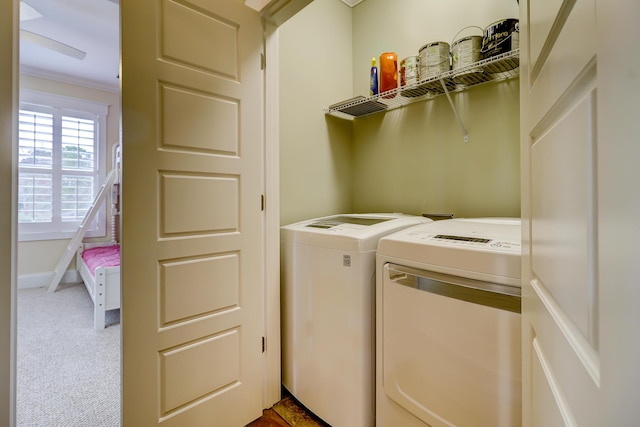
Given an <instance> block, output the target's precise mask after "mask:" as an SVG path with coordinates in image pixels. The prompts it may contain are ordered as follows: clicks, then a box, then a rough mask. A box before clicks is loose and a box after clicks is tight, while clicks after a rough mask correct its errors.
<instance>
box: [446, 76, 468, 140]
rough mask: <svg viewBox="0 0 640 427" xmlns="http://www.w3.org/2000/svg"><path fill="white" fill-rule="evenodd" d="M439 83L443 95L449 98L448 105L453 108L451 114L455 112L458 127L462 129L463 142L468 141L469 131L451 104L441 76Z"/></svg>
mask: <svg viewBox="0 0 640 427" xmlns="http://www.w3.org/2000/svg"><path fill="white" fill-rule="evenodd" d="M440 84H441V85H442V89H444V93H445V95H447V99H448V100H449V105H451V109H452V110H453V114H455V116H456V119H457V120H458V125H459V126H460V129H462V133H463V134H464V142H469V132H467V129H466V128H465V127H464V123H462V119H461V118H460V115H459V114H458V110H456V107H455V106H454V105H453V101H452V100H451V95H449V89H447V85H446V84H445V83H444V80H443V79H442V77H441V78H440Z"/></svg>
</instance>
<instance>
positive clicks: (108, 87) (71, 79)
mask: <svg viewBox="0 0 640 427" xmlns="http://www.w3.org/2000/svg"><path fill="white" fill-rule="evenodd" d="M20 74H24V75H25V76H30V77H38V78H41V79H47V80H53V81H56V82H60V83H66V84H72V85H74V86H82V87H85V88H89V89H97V90H102V91H105V92H111V93H120V80H118V81H117V82H115V83H114V84H108V83H105V82H98V81H96V80H89V79H83V78H81V77H75V76H69V75H66V74H62V73H56V72H53V71H47V70H42V69H40V68H33V67H29V66H26V65H21V66H20Z"/></svg>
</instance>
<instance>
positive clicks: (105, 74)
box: [20, 0, 120, 90]
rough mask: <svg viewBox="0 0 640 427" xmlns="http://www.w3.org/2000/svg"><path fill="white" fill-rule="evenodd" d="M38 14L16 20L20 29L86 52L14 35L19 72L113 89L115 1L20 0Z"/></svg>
mask: <svg viewBox="0 0 640 427" xmlns="http://www.w3.org/2000/svg"><path fill="white" fill-rule="evenodd" d="M23 1H25V2H26V3H28V4H29V5H30V6H32V7H33V8H34V9H36V10H37V11H38V12H40V13H41V14H42V17H39V18H35V19H29V20H21V22H20V28H21V29H23V30H27V31H30V32H33V33H36V34H39V35H42V36H45V37H48V38H51V39H54V40H57V41H58V42H61V43H64V44H66V45H69V46H71V47H73V48H76V49H79V50H81V51H84V52H86V56H85V57H84V59H76V58H72V57H70V56H67V55H63V54H61V53H58V52H56V51H54V50H51V49H48V48H45V47H43V46H41V45H39V44H36V43H33V42H30V41H27V40H26V38H24V37H21V40H20V68H21V71H22V72H23V73H25V74H30V75H35V76H41V77H50V78H54V79H57V80H62V81H69V82H77V83H78V84H82V85H85V86H90V87H96V88H102V89H108V90H118V88H119V81H118V77H117V76H118V73H119V66H120V47H119V46H120V41H119V40H120V28H119V27H120V17H119V6H118V4H117V3H118V2H117V0H23Z"/></svg>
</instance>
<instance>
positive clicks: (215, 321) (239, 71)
mask: <svg viewBox="0 0 640 427" xmlns="http://www.w3.org/2000/svg"><path fill="white" fill-rule="evenodd" d="M149 17H153V18H154V19H149ZM141 22H144V23H145V24H144V25H140V23H141ZM122 40H123V43H122V57H123V68H122V103H123V108H122V111H123V148H122V150H123V172H122V174H123V177H122V213H123V215H122V218H123V227H122V288H123V289H122V293H123V303H122V311H121V313H122V322H123V330H122V337H123V352H122V363H123V426H124V427H138V426H151V425H163V426H186V425H189V426H210V425H216V426H229V427H239V426H243V425H245V424H247V423H248V422H250V421H252V420H254V419H256V418H258V417H259V416H260V415H261V412H262V391H263V378H264V372H263V364H264V355H263V353H262V336H263V331H264V320H263V319H264V303H263V292H264V276H263V271H264V268H263V262H264V261H263V259H264V253H263V246H264V243H263V235H264V231H263V225H262V222H263V213H262V210H261V205H260V200H261V194H262V192H263V172H262V171H263V164H264V161H263V141H262V137H263V132H262V129H263V113H262V106H263V76H262V71H261V66H260V53H261V46H262V30H261V23H260V18H259V15H258V13H257V12H256V11H254V10H251V9H248V8H246V7H244V6H243V5H242V4H240V3H238V2H236V1H234V0H197V1H192V2H188V1H183V0H179V1H171V0H141V1H137V2H123V3H122Z"/></svg>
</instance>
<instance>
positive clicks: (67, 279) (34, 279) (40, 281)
mask: <svg viewBox="0 0 640 427" xmlns="http://www.w3.org/2000/svg"><path fill="white" fill-rule="evenodd" d="M53 275H54V272H53V271H51V272H48V273H37V274H21V275H20V276H18V289H31V288H46V287H47V286H49V283H51V279H53ZM81 281H82V280H81V279H80V275H79V274H78V271H77V270H67V271H66V272H65V273H64V276H62V280H61V281H60V283H79V282H81Z"/></svg>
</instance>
